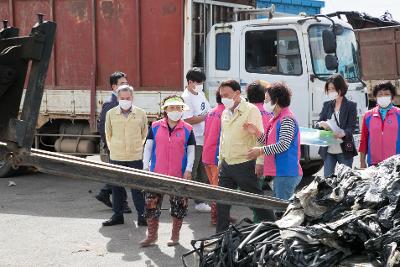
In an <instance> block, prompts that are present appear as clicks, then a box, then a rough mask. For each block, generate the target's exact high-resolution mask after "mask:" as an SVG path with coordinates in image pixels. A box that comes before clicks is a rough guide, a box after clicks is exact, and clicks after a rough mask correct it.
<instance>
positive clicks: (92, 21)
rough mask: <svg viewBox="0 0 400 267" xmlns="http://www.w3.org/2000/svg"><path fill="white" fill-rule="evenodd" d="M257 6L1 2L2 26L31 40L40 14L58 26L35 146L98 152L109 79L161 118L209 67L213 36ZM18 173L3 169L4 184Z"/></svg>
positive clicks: (170, 1) (124, 0) (136, 0)
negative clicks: (123, 83) (164, 106)
mask: <svg viewBox="0 0 400 267" xmlns="http://www.w3.org/2000/svg"><path fill="white" fill-rule="evenodd" d="M254 6H255V0H218V1H210V0H163V1H160V0H118V1H116V0H74V1H61V0H33V1H24V0H0V19H4V20H8V25H10V26H15V27H17V28H19V29H20V35H26V34H29V32H30V29H31V26H32V25H33V24H34V23H35V22H36V21H35V20H36V14H37V13H43V14H45V19H46V18H47V19H48V20H52V21H56V22H57V32H56V38H55V44H54V49H53V55H52V57H51V60H50V66H49V71H48V74H47V80H46V87H45V89H46V90H45V94H44V96H43V101H42V105H41V111H40V114H39V119H38V125H37V131H36V135H35V142H34V146H35V147H36V148H41V149H45V150H50V151H56V152H63V153H68V154H72V155H81V156H86V155H91V154H95V153H98V152H99V145H98V144H99V138H98V136H97V134H96V129H97V127H96V121H97V117H98V115H99V112H100V110H101V106H102V104H103V102H104V101H105V100H106V99H107V98H108V97H109V96H110V89H109V88H110V87H109V82H108V79H109V76H110V74H111V73H112V72H114V71H116V70H121V71H123V72H125V73H127V75H128V80H129V82H130V83H131V84H132V85H133V86H134V87H135V90H136V102H137V104H138V105H140V106H141V107H143V108H144V109H145V110H146V112H147V114H148V116H149V117H150V119H151V118H155V117H156V116H157V115H158V114H159V111H160V106H159V103H160V100H161V99H162V98H163V97H164V96H165V95H167V94H171V93H173V92H174V93H180V92H181V91H182V90H183V86H184V80H183V77H184V73H185V72H186V71H187V70H188V69H189V68H191V67H194V66H196V67H204V62H205V52H204V51H205V49H206V48H205V43H206V34H207V31H208V29H209V28H210V27H211V26H212V25H213V24H215V23H220V22H228V21H232V20H233V19H234V14H233V10H234V8H252V7H254ZM12 172H13V170H12V169H11V167H10V164H8V163H7V162H5V161H2V162H0V177H4V176H7V175H10V174H11V173H12Z"/></svg>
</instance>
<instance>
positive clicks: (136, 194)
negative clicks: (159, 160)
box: [110, 160, 144, 216]
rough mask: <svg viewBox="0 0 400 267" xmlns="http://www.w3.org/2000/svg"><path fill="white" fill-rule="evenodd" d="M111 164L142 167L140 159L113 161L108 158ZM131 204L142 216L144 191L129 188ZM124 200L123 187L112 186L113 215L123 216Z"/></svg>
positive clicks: (135, 167)
mask: <svg viewBox="0 0 400 267" xmlns="http://www.w3.org/2000/svg"><path fill="white" fill-rule="evenodd" d="M110 163H111V164H116V165H120V166H125V167H129V168H134V169H140V170H141V169H143V162H142V161H141V160H135V161H115V160H110ZM131 193H132V199H133V204H135V209H136V211H137V214H138V216H143V213H144V193H143V192H142V190H139V189H131ZM125 201H126V192H125V188H124V187H122V186H115V185H113V186H112V210H113V212H114V215H115V216H123V208H124V202H125Z"/></svg>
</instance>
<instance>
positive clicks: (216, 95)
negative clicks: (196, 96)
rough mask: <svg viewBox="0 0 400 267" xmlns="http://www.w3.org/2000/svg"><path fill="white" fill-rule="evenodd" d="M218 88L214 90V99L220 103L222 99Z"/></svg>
mask: <svg viewBox="0 0 400 267" xmlns="http://www.w3.org/2000/svg"><path fill="white" fill-rule="evenodd" d="M219 88H220V87H218V89H217V91H216V92H215V100H216V101H217V103H218V104H222V99H221V93H220V92H219Z"/></svg>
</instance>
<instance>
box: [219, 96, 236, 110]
mask: <svg viewBox="0 0 400 267" xmlns="http://www.w3.org/2000/svg"><path fill="white" fill-rule="evenodd" d="M221 102H222V104H224V106H225V109H231V108H233V106H234V105H235V101H233V99H231V98H226V97H224V98H222V99H221Z"/></svg>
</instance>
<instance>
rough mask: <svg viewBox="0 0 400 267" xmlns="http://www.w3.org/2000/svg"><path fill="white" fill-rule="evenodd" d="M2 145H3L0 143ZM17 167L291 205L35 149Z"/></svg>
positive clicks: (230, 200) (246, 202)
mask: <svg viewBox="0 0 400 267" xmlns="http://www.w3.org/2000/svg"><path fill="white" fill-rule="evenodd" d="M0 146H1V144H0ZM13 161H14V163H16V164H18V165H25V166H34V167H36V168H37V169H38V170H39V171H41V172H44V173H48V174H53V175H59V176H63V177H68V178H76V179H88V180H93V181H97V182H103V183H109V184H115V185H120V186H126V187H129V188H136V189H142V190H144V191H147V192H155V193H161V194H172V195H177V196H182V197H189V198H194V199H200V200H204V201H216V202H218V203H224V204H230V205H237V206H248V207H253V208H264V209H277V210H283V209H285V208H286V207H287V205H288V202H286V201H282V200H280V199H276V198H272V197H265V196H261V195H256V194H252V193H248V192H243V191H239V190H232V189H227V188H223V187H219V186H218V187H214V186H210V185H207V184H203V183H199V182H195V181H188V180H183V179H177V178H174V177H171V176H166V175H160V174H157V173H152V172H147V171H143V170H136V169H132V168H127V167H123V166H118V165H113V164H108V163H103V162H93V161H89V160H86V159H82V158H78V157H74V156H67V155H63V154H60V153H54V152H47V151H41V150H37V149H32V151H31V153H29V152H26V153H23V154H20V155H17V156H14V158H13Z"/></svg>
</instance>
